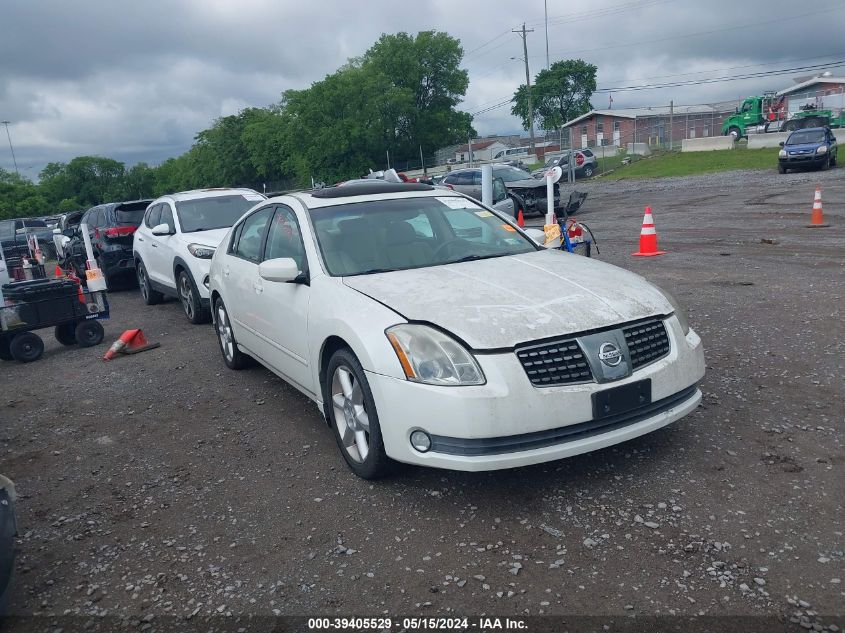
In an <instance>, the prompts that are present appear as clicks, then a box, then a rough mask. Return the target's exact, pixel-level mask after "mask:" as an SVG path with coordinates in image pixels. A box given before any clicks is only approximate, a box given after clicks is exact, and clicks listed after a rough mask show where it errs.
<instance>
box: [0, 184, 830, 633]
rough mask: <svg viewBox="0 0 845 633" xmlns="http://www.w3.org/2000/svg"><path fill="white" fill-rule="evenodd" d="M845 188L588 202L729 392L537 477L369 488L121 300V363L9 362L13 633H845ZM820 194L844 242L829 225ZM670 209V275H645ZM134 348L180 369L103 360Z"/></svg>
mask: <svg viewBox="0 0 845 633" xmlns="http://www.w3.org/2000/svg"><path fill="white" fill-rule="evenodd" d="M843 176H845V169H843V168H839V169H836V170H832V171H831V172H828V173H826V174H795V175H789V176H785V177H777V176H776V175H775V174H761V173H760V172H757V173H752V174H743V173H738V174H725V175H713V176H708V177H697V178H689V179H671V180H669V181H662V182H660V181H643V182H638V183H625V182H621V183H606V184H603V183H600V182H596V183H591V184H587V185H584V186H583V189H584V190H587V191H589V192H590V197H589V198H588V199H587V202H586V203H585V206H584V209H583V213H582V214H581V215H580V218H581V220H583V221H584V222H586V223H587V224H588V225H589V226H590V228H592V230H593V231H594V233H595V235H596V237H597V238H598V240H599V246H600V248H601V254H600V255H599V256H598V258H599V259H601V260H604V261H608V262H611V263H613V264H617V265H619V266H622V267H624V268H627V269H630V270H633V271H635V272H637V273H639V274H641V275H644V276H645V277H647V278H648V279H650V280H652V281H654V282H656V283H657V284H658V285H660V286H662V287H664V288H666V289H668V290H670V291H671V292H673V293H674V294H675V295H676V296H677V297H678V298H679V299H680V301H681V302H682V303H683V304H684V305H686V306H687V307H688V309H689V317H690V322H691V323H692V325H693V327H694V328H695V329H696V330H697V331H698V333H699V334H700V335H701V337H702V338H703V340H704V345H705V350H706V357H707V375H706V377H705V379H704V381H703V383H702V385H701V388H702V391H703V393H704V399H703V403H702V406H701V407H700V408H699V409H698V410H697V411H696V412H695V413H693V414H692V415H690V416H689V417H687V418H685V419H683V420H681V421H679V422H677V423H675V424H673V425H670V426H669V427H667V428H665V429H664V430H661V431H659V432H656V433H653V434H651V435H647V436H645V437H642V438H639V439H637V440H635V441H632V442H628V443H626V444H623V445H619V446H616V447H614V448H609V449H606V450H603V451H600V452H597V453H593V454H589V455H583V456H580V457H575V458H571V459H568V460H565V461H560V462H554V463H549V464H545V465H540V466H535V467H530V468H523V469H519V470H510V471H500V472H493V473H481V474H470V473H456V472H448V471H438V470H425V469H420V468H414V467H402V468H400V469H399V471H398V472H397V474H395V475H394V476H393V477H391V478H389V479H386V480H382V481H378V482H366V481H362V480H360V479H358V478H356V477H355V476H353V475H352V474H351V473H350V472H349V470H347V468H346V466H345V464H344V463H343V460H342V458H341V456H340V454H339V452H338V450H337V448H336V446H335V443H334V439H333V437H332V435H331V433H330V430H329V429H328V428H327V426H326V424H325V423H324V421H323V419H322V417H321V416H320V414H319V413H318V411H317V409H316V407H315V406H314V405H313V404H311V403H310V402H309V401H308V400H306V399H305V397H304V396H302V395H300V394H299V393H298V392H296V391H295V390H294V389H292V388H290V387H288V386H286V385H285V384H284V383H283V382H282V381H280V380H279V379H278V378H276V377H275V376H274V375H272V374H271V373H270V372H269V371H266V370H264V369H262V368H254V369H250V370H246V371H242V372H233V371H229V370H227V369H226V367H225V366H224V365H223V362H222V359H221V358H220V352H219V349H218V347H217V344H216V340H215V337H214V333H213V331H212V329H211V327H209V326H192V325H190V324H188V323H187V321H186V320H185V319H184V317H183V316H182V313H181V311H180V307H179V305H178V304H177V303H175V302H169V303H167V304H165V305H161V306H156V307H145V306H143V305H142V303H141V300H140V298H139V296H138V294H137V291H135V290H127V291H123V292H115V293H112V294H111V296H110V301H111V306H112V315H113V317H112V319H111V320H110V321H107V322H105V324H104V325H105V327H106V332H107V335H106V343H104V344H103V345H101V346H99V347H96V348H91V349H74V348H64V347H62V346H61V345H59V344H58V343H57V342H56V341H55V340H53V339H52V337H51V336H50V337H45V340H46V351H45V355H44V358H43V359H42V360H41V361H39V362H36V363H32V364H29V365H20V364H17V363H3V364H2V366H0V389H1V390H2V398H0V419H2V425H0V463H2V466H0V471H2V472H3V473H4V474H5V475H7V476H9V477H11V478H12V479H13V480H14V481H15V482H16V484H17V486H18V491H19V493H20V499H19V503H18V515H19V517H18V518H19V527H20V540H19V547H20V553H19V557H18V563H17V579H16V585H15V588H14V592H13V594H12V607H11V610H12V613H13V614H17V615H27V616H28V615H40V616H45V617H42V618H35V619H34V620H32V621H31V622H30V624H35V625H36V626H43V628H44V629H45V630H51V631H52V630H54V628H55V627H54V626H53V624H54V623H55V622H56V620H54V619H53V618H51V617H46V616H61V615H63V614H64V615H68V614H71V615H82V616H94V617H100V616H104V615H109V616H120V617H125V618H126V621H132V622H134V623H136V624H139V625H140V626H141V627H142V628H143V627H144V626H145V625H148V627H147V628H149V626H153V625H155V623H156V622H160V621H162V620H161V618H162V617H163V616H167V615H173V616H179V617H190V616H192V615H194V616H204V615H220V616H225V615H229V616H232V617H236V616H238V615H243V614H256V615H267V616H271V615H273V614H276V615H278V614H282V615H287V614H296V615H316V614H324V615H335V614H337V615H359V616H361V615H369V616H379V615H399V614H406V615H410V614H424V615H438V614H439V615H448V614H452V615H456V614H463V615H470V614H482V613H485V614H496V615H502V616H504V615H511V616H518V615H540V614H558V615H560V614H566V615H579V614H580V615H586V614H592V615H597V616H602V617H600V618H598V619H596V620H595V621H594V624H595V626H596V630H608V629H603V628H602V627H603V626H606V625H602V622H603V620H602V618H604V617H606V618H611V617H620V616H631V615H633V616H663V615H669V616H673V615H674V616H695V615H699V614H700V615H706V616H770V617H771V616H773V617H774V618H776V620H777V621H778V622H780V623H781V624H782V625H783V626H784V627H786V629H787V630H793V629H794V630H802V629H801V628H800V627H801V626H803V627H804V628H805V629H807V628H810V629H812V628H813V625H814V624H815V625H816V630H822V629H827V630H831V631H835V630H838V629H837V628H836V624H838V626H839V627H843V624H844V623H843V619H845V617H844V616H845V585H843V582H842V580H843V579H845V552H844V551H843V550H845V538H844V537H843V531H844V530H845V518H844V515H843V505H845V451H844V450H843V428H845V379H843V375H845V309H843V301H845V275H843V273H844V272H845V177H843ZM817 181H820V182H821V183H822V186H823V200H824V212H825V217H826V219H827V220H828V221H829V222H830V223H831V224H832V226H831V227H830V228H824V229H808V228H805V225H806V224H807V223H808V221H809V218H810V210H811V207H812V202H813V192H814V187H815V183H816V182H817ZM579 188H580V187H579ZM645 205H651V207H652V209H653V212H654V218H655V222H656V226H657V232H658V234H659V238H660V246H661V248H663V249H665V250H667V251H669V253H668V254H667V255H665V256H663V257H657V258H633V257H631V256H630V253H631V252H632V251H634V250H636V246H637V239H638V235H639V229H640V222H641V219H642V211H643V207H644V206H645ZM761 240H775V243H764V242H762V241H761ZM525 281H526V284H530V283H531V280H530V279H526V280H525ZM134 327H141V328H143V329H144V331H145V333H146V334H147V336H148V338H149V339H150V340H153V341H158V342H160V343H161V348H160V349H157V350H153V351H149V352H145V353H143V354H139V355H137V356H132V357H123V358H118V359H117V360H114V361H112V362H110V363H104V362H102V361H101V360H100V359H101V357H102V355H103V354H104V353H105V351H106V349H107V345H108V344H109V343H110V342H111V341H113V340H114V339H116V338H117V337H118V336H119V335H120V333H121V332H122V331H123V330H125V329H128V328H134ZM655 525H656V527H649V526H655ZM790 618H792V623H790ZM831 625H832V626H831ZM591 626H592V625H591ZM828 627H829V628H828ZM164 628H167V627H164ZM394 630H398V629H394ZM610 630H616V629H613V628H610Z"/></svg>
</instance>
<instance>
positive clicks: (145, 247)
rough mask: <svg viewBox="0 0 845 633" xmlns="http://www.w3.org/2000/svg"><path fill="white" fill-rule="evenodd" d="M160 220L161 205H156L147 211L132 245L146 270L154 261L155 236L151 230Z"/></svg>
mask: <svg viewBox="0 0 845 633" xmlns="http://www.w3.org/2000/svg"><path fill="white" fill-rule="evenodd" d="M159 218H161V205H160V204H154V205H152V206H150V208H149V209H147V212H146V213H145V214H144V219H143V221H142V222H141V226H139V227H138V230H137V231H135V239H134V241H133V243H132V245H133V250H134V251H135V253H136V254H137V255H138V256H139V257H140V258H141V261H143V262H144V268H147V264H148V263H149V262H150V260H151V259H152V250H153V248H152V245H153V234H152V233H151V230H152V228H153V227H154V226H155V224H153V222H158V220H159ZM149 274H150V273H149V269H148V270H147V275H148V276H149Z"/></svg>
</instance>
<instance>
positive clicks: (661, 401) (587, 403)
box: [367, 317, 704, 471]
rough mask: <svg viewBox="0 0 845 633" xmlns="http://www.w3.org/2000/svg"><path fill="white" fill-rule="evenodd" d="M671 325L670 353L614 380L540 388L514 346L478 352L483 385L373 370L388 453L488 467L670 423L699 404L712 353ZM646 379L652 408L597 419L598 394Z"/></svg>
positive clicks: (577, 449) (452, 465) (591, 446)
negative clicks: (417, 441)
mask: <svg viewBox="0 0 845 633" xmlns="http://www.w3.org/2000/svg"><path fill="white" fill-rule="evenodd" d="M665 323H666V328H667V332H668V333H669V337H670V340H671V350H670V352H669V354H668V355H667V356H665V357H664V358H662V359H660V360H658V361H656V362H654V363H652V364H650V365H647V366H645V367H643V368H641V369H639V370H638V371H635V372H634V373H633V374H632V375H631V376H629V377H628V378H625V379H622V380H618V381H614V382H610V383H604V384H597V383H592V382H591V383H586V384H576V385H567V386H559V387H543V388H536V387H533V386H532V385H531V383H530V382H529V380H528V378H527V377H526V375H525V371H524V370H523V368H522V366H521V365H520V364H519V361H518V360H517V357H516V354H514V353H513V352H507V353H503V354H495V355H479V356H477V359H478V361H479V364H480V365H481V367H482V369H483V370H484V374H485V376H486V378H487V384H485V385H481V386H477V387H451V388H449V387H434V386H430V385H421V384H418V383H413V382H409V381H407V380H402V379H397V378H393V377H389V376H384V375H381V374H374V373H371V372H368V373H367V378H368V380H369V383H370V388H371V390H372V392H373V397H374V399H375V402H376V405H377V408H378V414H379V420H380V425H381V432H382V437H383V439H384V445H385V450H386V452H387V454H388V456H389V457H391V458H392V459H395V460H397V461H400V462H406V463H412V464H418V465H422V466H431V467H435V468H448V469H452V470H466V471H485V470H496V469H502V468H513V467H517V466H526V465H530V464H537V463H541V462H547V461H552V460H556V459H561V458H564V457H570V456H573V455H578V454H581V453H587V452H590V451H594V450H597V449H600V448H605V447H607V446H612V445H614V444H618V443H620V442H625V441H627V440H630V439H633V438H635V437H638V436H640V435H644V434H646V433H650V432H651V431H654V430H656V429H659V428H661V427H663V426H666V425H667V424H670V423H671V422H674V421H675V420H678V419H680V418H682V417H684V416H685V415H687V414H689V413H690V412H692V411H693V410H695V408H696V407H697V406H698V403H699V402H700V400H701V392H700V391H699V390H698V389H697V388H696V387H695V384H696V383H697V382H698V381H699V380H700V379H701V378H702V377H703V376H704V352H703V349H702V345H701V339H700V338H699V337H698V335H697V334H696V333H695V332H694V331H690V333H689V334H688V335H687V336H684V335H683V332H682V330H681V327H680V324H679V322H678V320H677V319H676V318H675V317H670V318H669V319H667V320H666V321H665ZM645 378H650V379H651V382H652V403H653V404H654V405H655V406H654V407H653V408H652V409H651V410H648V409H647V408H644V409H643V410H641V411H632V412H630V415H628V416H627V417H626V418H625V419H619V420H610V419H604V420H599V421H594V420H593V419H592V415H593V411H592V394H593V393H595V392H598V391H602V390H604V389H611V388H615V387H618V386H620V385H624V384H627V383H631V382H636V381H639V380H643V379H645ZM415 430H423V431H425V432H426V433H428V434H429V435H430V436H432V438H433V440H434V441H433V446H432V450H430V451H428V452H426V453H420V452H417V451H416V450H414V449H413V448H412V447H411V444H410V435H411V433H412V432H413V431H415ZM438 449H439V450H438Z"/></svg>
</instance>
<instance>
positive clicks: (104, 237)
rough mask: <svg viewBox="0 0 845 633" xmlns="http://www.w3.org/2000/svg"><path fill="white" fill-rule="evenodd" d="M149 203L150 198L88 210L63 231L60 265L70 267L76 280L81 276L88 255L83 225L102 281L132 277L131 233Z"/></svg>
mask: <svg viewBox="0 0 845 633" xmlns="http://www.w3.org/2000/svg"><path fill="white" fill-rule="evenodd" d="M150 202H152V200H134V201H132V202H110V203H108V204H101V205H99V206H96V207H91V208H90V209H88V210H87V211H86V212H85V215H83V216H82V219H81V220H80V221H79V226H76V227H72V228H69V229H67V230H66V231H65V232H64V234H65V235H67V236H68V237H70V238H71V239H70V242H69V243H68V244H66V245H65V248H64V251H65V260H64V262H63V263H64V265H65V266H70V267H72V268H73V269H74V271H75V272H76V274H77V276H79V278H80V279H85V262H86V260H87V259H88V257H87V255H86V253H85V241H84V240H83V238H82V233H81V225H82V224H87V225H88V235H89V237H90V238H91V248H92V250H93V251H94V258H95V259H96V260H97V266H98V267H99V268H100V270H101V271H103V276H104V277H105V278H106V284H108V283H109V282H111V281H112V280H114V279H117V278H118V277H126V278H127V280H128V279H130V278H131V279H134V278H135V260H134V259H133V257H132V239H133V234H134V233H135V229H137V228H138V225H139V224H140V223H141V220H143V219H144V212H145V211H146V210H147V206H149V204H150Z"/></svg>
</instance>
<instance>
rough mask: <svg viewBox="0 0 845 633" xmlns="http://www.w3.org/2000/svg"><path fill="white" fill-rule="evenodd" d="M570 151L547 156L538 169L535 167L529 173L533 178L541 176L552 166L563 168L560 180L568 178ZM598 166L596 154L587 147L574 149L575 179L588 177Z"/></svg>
mask: <svg viewBox="0 0 845 633" xmlns="http://www.w3.org/2000/svg"><path fill="white" fill-rule="evenodd" d="M571 155H572V152H566V153H565V154H560V155H558V156H552V157H550V158H548V159H547V160H546V162H545V164H544V165H543V166H542V167H541V168H540V169H535V170H534V171H533V172H531V175H532V176H534V177H535V178H543V177H544V176H545V174H546V171H548V170H549V169H551V168H552V167H560V168H561V169H562V170H563V177H562V178H561V180H563V181H568V180H569V157H570V156H571ZM597 168H598V160H597V159H596V155H595V154H593V152H591V151H590V150H588V149H579V150H575V179H576V180H577V179H578V178H590V177H591V176H592V175H593V174H594V173H595V172H596V169H597Z"/></svg>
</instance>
